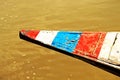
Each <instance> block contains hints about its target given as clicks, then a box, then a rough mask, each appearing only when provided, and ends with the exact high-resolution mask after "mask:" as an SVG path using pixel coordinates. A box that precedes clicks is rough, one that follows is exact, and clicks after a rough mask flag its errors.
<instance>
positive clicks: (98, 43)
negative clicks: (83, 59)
mask: <svg viewBox="0 0 120 80" xmlns="http://www.w3.org/2000/svg"><path fill="white" fill-rule="evenodd" d="M105 36H106V32H101V33H100V37H99V40H98V42H97V44H96V48H95V50H94V52H93V55H92V56H91V57H93V58H96V59H97V58H98V56H99V53H100V50H101V47H102V45H103V41H104V39H105Z"/></svg>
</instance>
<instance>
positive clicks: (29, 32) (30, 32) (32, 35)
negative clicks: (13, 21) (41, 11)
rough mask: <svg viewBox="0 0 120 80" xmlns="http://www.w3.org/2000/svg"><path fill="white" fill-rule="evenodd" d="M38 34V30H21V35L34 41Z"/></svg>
mask: <svg viewBox="0 0 120 80" xmlns="http://www.w3.org/2000/svg"><path fill="white" fill-rule="evenodd" d="M38 33H39V30H21V34H23V35H25V36H27V37H29V38H31V39H35V38H36V36H37V35H38Z"/></svg>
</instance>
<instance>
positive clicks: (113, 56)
mask: <svg viewBox="0 0 120 80" xmlns="http://www.w3.org/2000/svg"><path fill="white" fill-rule="evenodd" d="M109 60H110V62H111V63H113V64H117V65H120V33H118V34H117V38H116V41H115V44H114V45H113V47H112V50H111V53H110V56H109Z"/></svg>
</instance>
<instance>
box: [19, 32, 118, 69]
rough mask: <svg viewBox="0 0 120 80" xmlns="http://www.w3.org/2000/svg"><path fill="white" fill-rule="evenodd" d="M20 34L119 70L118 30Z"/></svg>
mask: <svg viewBox="0 0 120 80" xmlns="http://www.w3.org/2000/svg"><path fill="white" fill-rule="evenodd" d="M20 35H22V36H25V37H27V38H30V39H32V40H35V41H38V42H41V43H43V44H45V45H49V46H52V47H54V48H57V49H60V50H63V51H66V52H68V53H70V54H74V55H78V56H81V57H84V58H87V59H90V60H92V61H95V62H98V63H102V64H104V65H107V66H110V67H113V68H115V69H118V70H120V32H77V31H48V30H40V31H39V30H21V31H20Z"/></svg>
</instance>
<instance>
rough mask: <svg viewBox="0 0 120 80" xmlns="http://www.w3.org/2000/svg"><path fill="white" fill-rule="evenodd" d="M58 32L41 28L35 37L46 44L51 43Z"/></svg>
mask: <svg viewBox="0 0 120 80" xmlns="http://www.w3.org/2000/svg"><path fill="white" fill-rule="evenodd" d="M57 33H58V31H46V30H41V31H40V32H39V34H38V35H37V37H36V38H35V39H36V40H38V41H40V42H42V43H44V44H48V45H51V44H52V41H53V39H54V38H55V36H56V35H57Z"/></svg>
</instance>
